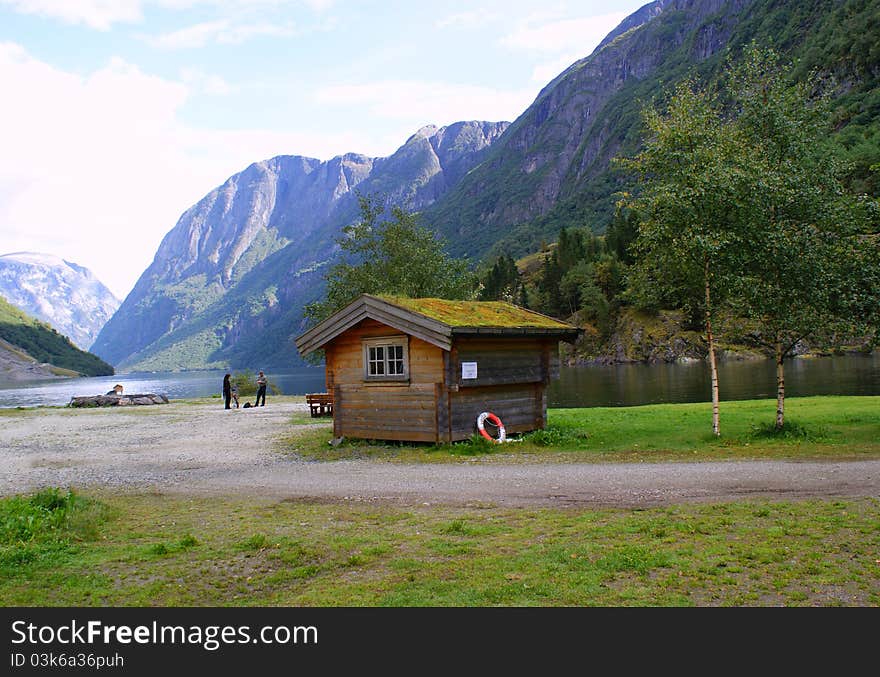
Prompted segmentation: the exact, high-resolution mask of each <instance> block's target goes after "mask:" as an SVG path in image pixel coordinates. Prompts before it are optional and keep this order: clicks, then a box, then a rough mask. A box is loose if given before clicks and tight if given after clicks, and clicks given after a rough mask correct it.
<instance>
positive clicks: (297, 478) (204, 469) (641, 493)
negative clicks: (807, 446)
mask: <svg viewBox="0 0 880 677" xmlns="http://www.w3.org/2000/svg"><path fill="white" fill-rule="evenodd" d="M305 409H306V406H305V405H304V404H302V403H299V402H294V401H291V400H290V399H289V398H284V399H277V398H276V399H275V400H274V401H272V398H270V401H269V403H268V404H267V406H266V407H259V408H256V409H238V410H235V409H233V410H230V411H226V410H224V409H223V407H222V404H219V403H217V402H211V403H205V404H202V403H200V404H191V403H185V402H172V403H171V404H168V405H155V406H142V407H125V408H118V407H116V408H105V409H54V408H50V409H35V410H22V411H7V412H3V414H2V415H0V454H2V458H3V463H2V469H0V495H9V494H14V493H18V492H24V491H30V490H33V489H37V488H40V487H44V486H62V487H67V486H71V487H77V488H79V489H89V488H93V487H97V488H102V489H116V490H126V491H143V490H155V491H162V492H166V493H179V494H188V495H208V496H210V495H231V496H234V495H239V496H259V497H262V498H278V499H294V500H296V499H311V500H334V501H336V500H339V501H346V500H347V501H377V502H389V503H396V504H401V505H421V504H450V505H497V506H558V507H564V506H619V507H642V506H644V507H647V506H656V505H663V504H674V503H682V502H689V501H713V502H715V501H719V502H721V501H731V500H740V499H743V498H749V497H765V498H786V499H789V498H790V499H794V498H809V497H856V496H872V497H877V496H880V460H861V461H840V462H830V461H827V462H826V461H797V462H789V461H724V462H717V463H715V462H711V463H710V462H705V463H684V462H670V463H637V464H592V463H546V464H543V463H528V464H505V463H499V462H497V461H495V460H493V462H490V463H486V462H481V461H480V460H479V459H476V460H469V461H465V462H461V463H450V464H399V463H388V462H381V461H370V460H357V461H337V462H326V463H324V462H314V461H301V460H296V459H291V458H288V457H285V456H283V455H281V454H279V453H278V452H277V451H276V450H275V448H274V442H275V441H276V440H277V439H278V438H279V437H281V436H282V435H285V434H286V433H288V432H289V431H290V427H291V426H290V423H289V419H290V415H291V414H292V413H293V412H295V411H304V410H305Z"/></svg>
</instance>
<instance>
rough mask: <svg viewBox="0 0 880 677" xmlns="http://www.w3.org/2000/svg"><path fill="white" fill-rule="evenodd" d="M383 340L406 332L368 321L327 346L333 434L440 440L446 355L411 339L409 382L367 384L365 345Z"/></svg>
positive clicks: (418, 340)
mask: <svg viewBox="0 0 880 677" xmlns="http://www.w3.org/2000/svg"><path fill="white" fill-rule="evenodd" d="M379 336H403V334H402V333H401V332H399V331H397V330H396V329H392V328H391V327H388V326H386V325H384V324H381V323H379V322H376V321H375V320H364V321H363V322H360V323H358V324H357V325H356V326H355V327H352V328H351V329H349V330H348V331H347V332H345V333H343V334H341V335H340V336H338V337H337V338H336V339H334V340H333V341H332V342H330V343H328V344H327V345H326V346H325V355H326V365H327V366H326V369H327V392H331V393H333V394H334V404H333V434H334V436H336V437H343V436H344V437H362V438H366V439H388V440H401V441H423V442H434V441H436V440H437V439H438V434H437V424H438V421H437V390H438V386H437V384H438V383H439V384H442V383H443V379H444V369H443V364H444V362H443V351H442V350H441V349H440V348H438V347H436V346H433V345H431V344H430V343H427V342H425V341H422V340H421V339H418V338H415V337H414V336H409V337H407V338H408V353H409V382H408V383H406V382H364V367H363V344H362V342H361V341H362V339H365V338H375V337H379Z"/></svg>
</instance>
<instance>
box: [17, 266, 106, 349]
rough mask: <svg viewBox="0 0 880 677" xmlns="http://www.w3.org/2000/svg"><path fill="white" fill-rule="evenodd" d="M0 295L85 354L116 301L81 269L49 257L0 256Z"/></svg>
mask: <svg viewBox="0 0 880 677" xmlns="http://www.w3.org/2000/svg"><path fill="white" fill-rule="evenodd" d="M0 295H2V296H4V297H5V298H6V299H7V300H8V301H9V302H10V303H12V304H13V305H14V306H17V307H18V308H20V309H22V310H23V311H25V312H26V313H28V314H29V315H33V316H34V317H36V318H37V319H39V320H42V321H43V322H46V323H47V324H49V325H51V326H52V327H54V328H55V329H57V330H58V332H59V333H61V334H63V335H65V336H67V337H68V338H69V339H70V340H71V341H72V342H73V343H74V344H75V345H76V346H77V347H79V348H80V349H82V350H88V349H89V348H90V347H91V346H92V343H94V341H95V338H96V337H97V336H98V332H99V331H100V330H101V328H102V327H103V326H104V324H105V323H106V322H107V320H109V319H110V317H112V315H113V313H115V312H116V309H117V308H118V307H119V303H120V302H119V299H117V298H116V297H115V296H114V295H113V293H112V292H111V291H110V290H109V289H107V287H106V286H105V285H104V284H103V283H102V282H101V281H100V280H98V279H97V278H96V277H95V275H94V274H93V273H92V272H91V271H90V270H89V269H88V268H85V267H83V266H80V265H78V264H76V263H72V262H71V261H66V260H64V259H62V258H60V257H58V256H53V255H51V254H40V253H36V252H16V253H13V254H4V255H3V256H0Z"/></svg>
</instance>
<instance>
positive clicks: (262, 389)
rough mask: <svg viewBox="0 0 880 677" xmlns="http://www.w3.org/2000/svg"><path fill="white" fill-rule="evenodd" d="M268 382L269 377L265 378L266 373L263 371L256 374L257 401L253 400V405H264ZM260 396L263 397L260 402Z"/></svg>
mask: <svg viewBox="0 0 880 677" xmlns="http://www.w3.org/2000/svg"><path fill="white" fill-rule="evenodd" d="M268 383H269V379H267V378H266V375H265V374H264V373H263V372H260V375H259V376H257V401H256V402H254V406H255V407H257V406H259V407H264V406H266V384H268ZM260 398H263V399H262V403H261V402H260Z"/></svg>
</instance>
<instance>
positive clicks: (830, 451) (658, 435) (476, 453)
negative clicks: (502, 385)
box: [279, 396, 880, 463]
mask: <svg viewBox="0 0 880 677" xmlns="http://www.w3.org/2000/svg"><path fill="white" fill-rule="evenodd" d="M775 408H776V402H775V400H745V401H734V402H723V403H722V406H721V430H722V436H721V437H720V438H716V437H714V436H713V435H712V432H711V420H712V419H711V405H710V404H708V403H697V404H656V405H647V406H640V407H595V408H581V409H550V410H549V411H548V426H547V428H546V429H545V430H538V431H535V432H532V433H529V434H526V435H523V436H520V437H518V438H517V441H514V442H510V443H507V444H494V443H491V442H488V441H487V440H485V439H484V438H482V437H480V436H479V435H476V434H475V435H474V436H473V437H472V438H471V439H469V440H465V441H463V442H456V443H454V444H443V445H431V444H412V443H396V442H381V441H370V440H344V441H343V442H342V444H340V445H338V446H335V447H334V446H331V445H330V444H329V440H330V438H331V437H332V427H331V425H330V424H329V423H327V424H325V425H323V426H322V425H321V424H319V423H316V424H315V426H313V427H311V428H309V429H307V430H305V429H304V430H298V431H292V432H291V433H290V434H289V435H288V436H286V437H285V438H284V439H283V440H281V441H280V442H279V449H280V450H281V451H283V452H284V453H290V454H295V455H297V456H300V457H303V458H307V459H311V460H324V461H334V460H341V459H351V458H372V459H378V460H386V461H402V462H409V463H416V462H457V461H462V460H473V459H474V458H475V457H477V458H478V460H479V461H480V462H493V461H503V462H506V463H510V462H512V461H513V462H515V461H522V462H542V461H552V462H558V461H561V460H564V461H601V462H633V461H667V460H689V461H694V460H719V459H727V458H854V457H860V458H868V457H874V458H876V457H880V397H876V396H867V397H834V396H826V397H804V398H788V400H787V407H786V409H787V423H786V425H785V427H784V428H783V430H782V431H780V432H777V431H775V430H774V428H773V420H774V415H775ZM316 420H319V419H310V422H313V423H314V422H315V421H316Z"/></svg>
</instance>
